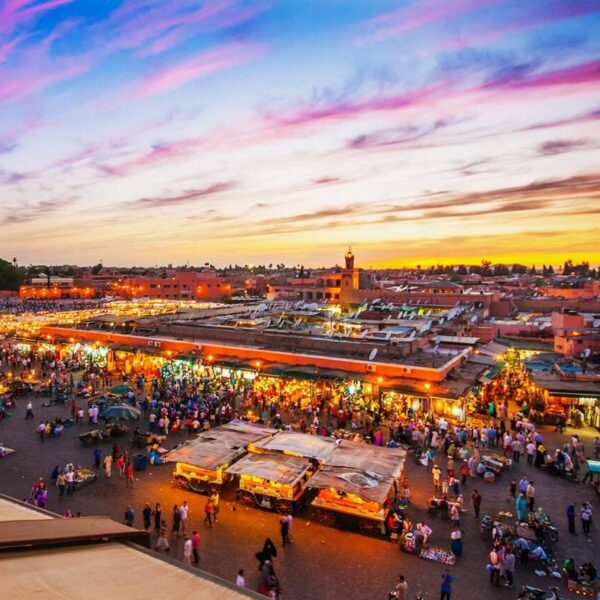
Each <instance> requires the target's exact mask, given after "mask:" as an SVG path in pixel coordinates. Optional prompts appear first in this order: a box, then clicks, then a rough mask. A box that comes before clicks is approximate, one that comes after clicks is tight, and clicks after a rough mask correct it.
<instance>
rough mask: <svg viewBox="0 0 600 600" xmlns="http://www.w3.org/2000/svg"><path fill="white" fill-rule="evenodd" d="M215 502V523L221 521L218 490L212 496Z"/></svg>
mask: <svg viewBox="0 0 600 600" xmlns="http://www.w3.org/2000/svg"><path fill="white" fill-rule="evenodd" d="M210 497H211V498H212V503H213V513H214V517H215V523H218V522H219V492H217V491H216V490H215V491H214V492H213V493H212V494H211V496H210Z"/></svg>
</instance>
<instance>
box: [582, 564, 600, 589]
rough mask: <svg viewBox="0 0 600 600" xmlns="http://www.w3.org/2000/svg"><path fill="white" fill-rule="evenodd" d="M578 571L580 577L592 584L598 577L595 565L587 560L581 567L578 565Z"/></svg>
mask: <svg viewBox="0 0 600 600" xmlns="http://www.w3.org/2000/svg"><path fill="white" fill-rule="evenodd" d="M579 573H580V574H581V577H582V578H583V579H585V580H586V581H587V582H588V583H590V584H593V583H594V582H595V581H596V578H597V577H598V572H597V571H596V567H594V565H593V564H592V563H591V562H589V561H588V562H584V563H583V564H582V565H581V567H579Z"/></svg>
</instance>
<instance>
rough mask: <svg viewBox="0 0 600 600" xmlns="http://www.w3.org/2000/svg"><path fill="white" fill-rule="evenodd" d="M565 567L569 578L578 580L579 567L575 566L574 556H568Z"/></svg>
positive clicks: (564, 563)
mask: <svg viewBox="0 0 600 600" xmlns="http://www.w3.org/2000/svg"><path fill="white" fill-rule="evenodd" d="M563 569H564V570H565V573H566V574H567V578H568V579H571V580H572V581H578V580H579V575H578V573H577V569H576V568H575V560H574V559H572V558H566V559H565V561H564V562H563Z"/></svg>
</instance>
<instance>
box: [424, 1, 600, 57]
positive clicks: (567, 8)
mask: <svg viewBox="0 0 600 600" xmlns="http://www.w3.org/2000/svg"><path fill="white" fill-rule="evenodd" d="M525 8H526V9H528V10H531V9H534V10H535V9H536V6H535V5H534V4H531V5H525ZM599 11H600V5H598V3H597V2H595V0H592V1H590V2H587V1H585V0H583V2H582V1H577V2H568V3H565V4H559V5H555V6H553V7H552V8H551V9H548V7H545V9H544V10H543V11H541V12H533V13H530V14H526V15H525V16H523V17H521V16H520V15H518V14H517V15H515V18H513V19H510V20H507V22H506V23H503V24H501V25H499V26H495V27H492V28H483V29H482V30H481V31H478V32H473V30H472V29H471V30H470V31H469V33H468V34H467V35H465V36H460V37H458V38H454V39H451V40H448V41H446V42H443V43H442V44H440V45H439V46H437V47H436V48H435V49H434V50H432V54H433V53H436V52H439V51H443V50H458V49H461V48H468V47H471V46H478V45H480V44H489V43H490V42H493V41H496V40H498V39H501V38H503V37H505V36H507V35H510V34H512V33H516V32H518V31H522V30H523V29H529V28H532V27H539V26H541V25H545V24H547V23H553V22H555V21H563V20H566V19H573V18H575V17H579V16H582V15H586V14H591V13H596V12H599Z"/></svg>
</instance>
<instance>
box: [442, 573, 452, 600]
mask: <svg viewBox="0 0 600 600" xmlns="http://www.w3.org/2000/svg"><path fill="white" fill-rule="evenodd" d="M440 591H441V594H440V600H450V596H451V595H452V575H450V569H446V570H445V571H444V572H443V573H442V586H441V588H440Z"/></svg>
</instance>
